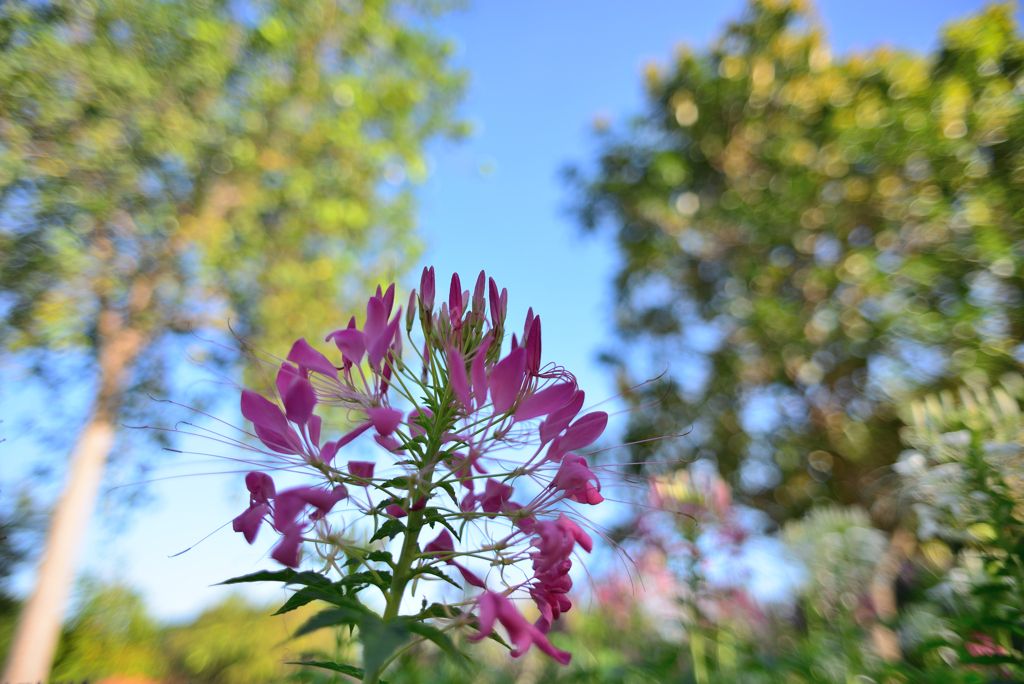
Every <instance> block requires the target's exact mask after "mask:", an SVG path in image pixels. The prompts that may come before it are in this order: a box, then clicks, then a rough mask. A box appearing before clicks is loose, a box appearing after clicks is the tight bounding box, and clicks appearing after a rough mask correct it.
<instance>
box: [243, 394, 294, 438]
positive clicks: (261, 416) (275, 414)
mask: <svg viewBox="0 0 1024 684" xmlns="http://www.w3.org/2000/svg"><path fill="white" fill-rule="evenodd" d="M242 415H243V416H244V417H245V419H246V420H248V421H250V422H251V423H252V424H253V425H256V426H259V427H263V428H265V429H267V430H269V431H270V432H276V433H277V434H279V435H285V434H287V433H288V432H290V431H291V426H290V425H288V419H287V418H285V417H284V413H282V412H281V409H280V407H278V405H277V404H275V403H274V402H272V401H270V400H269V399H267V398H266V397H264V396H262V395H259V394H257V393H256V392H253V391H252V390H242Z"/></svg>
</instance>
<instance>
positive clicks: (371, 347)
mask: <svg viewBox="0 0 1024 684" xmlns="http://www.w3.org/2000/svg"><path fill="white" fill-rule="evenodd" d="M401 318H402V310H401V309H399V310H398V313H397V314H396V315H395V317H394V318H393V319H392V320H391V323H389V324H388V325H387V326H386V327H385V328H384V330H383V331H382V332H381V333H380V334H379V335H377V336H375V337H371V336H370V335H369V334H367V338H369V340H370V342H369V344H367V350H366V351H367V353H368V354H369V359H370V365H371V366H373V367H374V368H378V367H379V366H380V362H381V361H382V360H383V359H384V355H385V354H387V352H388V347H389V346H391V341H392V340H393V339H394V338H395V336H396V335H397V334H398V324H399V323H400V322H401Z"/></svg>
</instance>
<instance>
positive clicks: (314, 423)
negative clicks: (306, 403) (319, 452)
mask: <svg viewBox="0 0 1024 684" xmlns="http://www.w3.org/2000/svg"><path fill="white" fill-rule="evenodd" d="M323 422H324V421H323V419H322V418H321V417H320V416H310V418H309V423H308V424H307V425H306V429H308V430H309V441H311V442H312V443H313V446H315V447H319V446H320V427H321V426H322V425H323Z"/></svg>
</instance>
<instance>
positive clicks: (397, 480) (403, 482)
mask: <svg viewBox="0 0 1024 684" xmlns="http://www.w3.org/2000/svg"><path fill="white" fill-rule="evenodd" d="M381 487H398V488H399V489H408V488H409V478H408V477H406V476H405V475H402V476H401V477H393V478H391V479H390V480H388V481H387V482H385V483H383V484H382V485H381Z"/></svg>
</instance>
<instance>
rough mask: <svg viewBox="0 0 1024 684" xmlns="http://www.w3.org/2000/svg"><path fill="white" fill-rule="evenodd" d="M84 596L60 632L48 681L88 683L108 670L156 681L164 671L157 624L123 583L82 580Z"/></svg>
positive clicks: (136, 596)
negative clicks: (55, 655) (74, 614)
mask: <svg viewBox="0 0 1024 684" xmlns="http://www.w3.org/2000/svg"><path fill="white" fill-rule="evenodd" d="M85 593H86V599H85V604H84V605H83V606H82V608H81V610H80V611H79V613H78V615H77V617H76V618H75V620H74V621H73V622H72V624H71V625H70V627H69V628H68V629H67V630H65V633H64V635H63V639H62V640H61V643H60V647H59V649H58V652H57V657H56V660H55V662H54V667H53V673H52V678H53V681H90V680H94V679H99V678H101V677H103V676H104V675H106V674H107V673H110V672H115V671H116V672H118V673H119V674H123V675H126V676H135V677H144V678H147V679H159V678H161V677H163V676H164V675H165V674H166V673H167V662H166V659H165V658H164V654H163V651H162V649H161V648H160V644H159V640H158V635H159V627H158V625H157V624H156V623H155V622H154V621H153V620H152V619H151V618H150V617H149V615H147V613H146V608H145V605H144V604H143V602H142V599H141V598H140V597H139V595H138V594H136V593H135V592H133V591H131V590H130V589H128V588H126V587H123V586H117V585H112V586H102V585H98V584H96V583H87V584H86V586H85Z"/></svg>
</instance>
